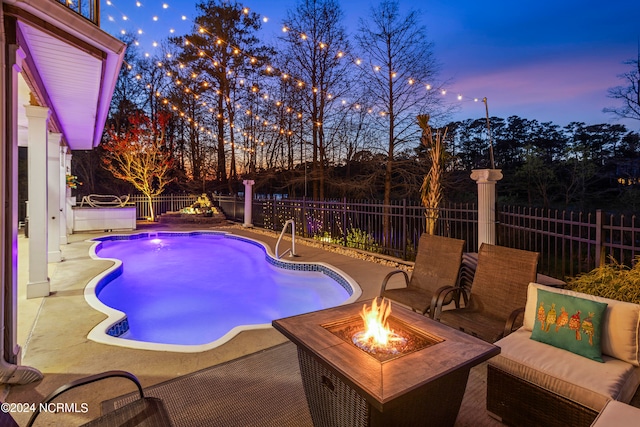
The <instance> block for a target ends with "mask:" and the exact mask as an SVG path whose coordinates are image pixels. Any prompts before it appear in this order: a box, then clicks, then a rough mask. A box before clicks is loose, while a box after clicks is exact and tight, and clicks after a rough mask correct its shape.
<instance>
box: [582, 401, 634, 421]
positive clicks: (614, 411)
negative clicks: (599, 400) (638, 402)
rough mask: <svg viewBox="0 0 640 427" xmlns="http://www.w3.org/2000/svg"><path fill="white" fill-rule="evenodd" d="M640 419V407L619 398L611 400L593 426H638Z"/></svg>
mask: <svg viewBox="0 0 640 427" xmlns="http://www.w3.org/2000/svg"><path fill="white" fill-rule="evenodd" d="M638 419H640V409H638V408H636V407H635V406H631V405H627V404H626V403H622V402H618V401H617V400H610V401H609V402H608V403H607V406H605V407H604V409H603V410H602V412H600V414H599V415H598V417H597V418H596V419H595V420H594V421H593V424H591V427H611V426H615V427H637V426H638Z"/></svg>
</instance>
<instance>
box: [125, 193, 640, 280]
mask: <svg viewBox="0 0 640 427" xmlns="http://www.w3.org/2000/svg"><path fill="white" fill-rule="evenodd" d="M196 199H197V196H188V195H166V196H160V197H157V198H156V199H155V200H154V209H155V212H156V214H158V215H161V214H162V213H164V212H166V211H176V210H180V209H182V208H184V207H186V206H189V205H191V204H192V203H193V202H195V201H196ZM131 200H132V201H135V202H136V206H137V207H138V217H142V218H144V217H147V216H148V208H147V207H146V206H147V204H146V199H145V198H144V197H142V196H131ZM212 201H214V202H215V203H217V204H218V206H219V207H220V208H221V209H222V211H223V212H224V213H225V215H226V216H227V219H229V220H233V221H237V222H243V221H244V199H243V198H238V197H233V196H214V197H213V199H212ZM252 210H253V219H252V223H253V224H254V225H255V226H256V227H262V228H265V229H269V230H273V231H275V232H280V230H281V229H282V228H283V226H284V225H285V223H286V221H287V220H289V219H293V221H294V224H295V233H296V234H297V235H298V236H301V237H306V238H314V239H317V240H319V241H323V242H327V243H332V244H338V245H343V246H347V247H352V248H356V249H362V250H365V251H369V252H377V253H381V254H386V255H391V256H394V257H398V258H402V259H405V260H413V259H415V253H416V249H417V245H418V240H419V238H420V235H421V234H422V233H423V232H424V231H425V217H424V212H425V211H424V208H423V207H422V206H421V205H420V204H417V203H411V202H409V201H398V202H393V203H392V204H391V205H389V206H385V205H383V204H382V203H381V202H378V201H347V200H345V199H343V200H333V201H322V202H320V201H312V200H306V199H302V200H292V199H269V198H263V199H257V198H256V199H254V200H253V202H252ZM385 210H386V211H387V214H388V215H389V233H388V234H387V236H386V239H385V236H383V218H384V215H385ZM496 218H497V222H498V223H497V226H496V238H497V242H496V243H497V244H499V245H502V246H508V247H512V248H518V249H525V250H531V251H536V252H540V267H539V272H540V273H542V274H545V275H549V276H552V277H556V278H558V279H564V278H566V277H573V276H576V275H578V274H580V273H584V272H587V271H590V270H592V269H593V268H595V267H596V266H598V265H600V263H601V262H605V261H609V258H613V259H615V260H616V261H617V262H620V263H624V264H625V265H632V264H634V263H635V261H636V257H637V256H638V255H640V222H639V220H638V217H636V216H635V215H621V214H615V215H614V214H607V213H604V212H603V211H600V210H599V211H596V212H593V213H581V212H571V211H558V210H546V209H539V208H523V207H511V206H498V207H497V210H496ZM477 223H478V221H477V212H476V207H475V205H473V204H444V205H443V206H442V208H441V209H440V215H439V218H438V222H437V226H436V233H437V234H439V235H442V236H448V237H454V238H458V239H463V240H465V242H466V248H465V252H476V251H477V247H478V244H477V242H478V240H477V239H478V237H477V236H478V227H477Z"/></svg>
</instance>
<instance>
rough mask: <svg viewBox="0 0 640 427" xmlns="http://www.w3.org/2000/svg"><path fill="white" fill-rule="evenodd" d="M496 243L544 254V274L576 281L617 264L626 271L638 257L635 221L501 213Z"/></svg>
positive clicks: (600, 215)
mask: <svg viewBox="0 0 640 427" xmlns="http://www.w3.org/2000/svg"><path fill="white" fill-rule="evenodd" d="M498 218H499V225H498V228H497V229H498V243H499V244H501V245H504V246H510V247H514V248H520V249H526V250H531V251H536V252H540V255H541V257H540V263H541V272H544V273H545V274H548V275H550V276H553V277H557V278H563V277H567V276H568V277H573V276H576V275H578V274H580V273H584V272H587V271H590V270H592V269H593V268H595V267H597V266H598V265H600V264H601V263H602V262H608V261H609V260H610V259H614V260H615V261H616V262H619V263H622V264H625V265H627V266H630V265H633V264H635V262H636V257H637V256H638V254H639V253H640V223H639V222H638V218H637V217H636V215H631V216H629V215H624V214H607V213H605V212H603V211H602V210H597V211H595V212H594V213H586V214H585V213H582V212H571V211H558V210H545V209H536V208H516V207H502V208H501V209H499V212H498Z"/></svg>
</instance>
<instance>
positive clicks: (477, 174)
mask: <svg viewBox="0 0 640 427" xmlns="http://www.w3.org/2000/svg"><path fill="white" fill-rule="evenodd" d="M471 179H473V180H474V181H476V182H478V183H483V182H496V181H500V180H501V179H502V169H473V170H472V171H471Z"/></svg>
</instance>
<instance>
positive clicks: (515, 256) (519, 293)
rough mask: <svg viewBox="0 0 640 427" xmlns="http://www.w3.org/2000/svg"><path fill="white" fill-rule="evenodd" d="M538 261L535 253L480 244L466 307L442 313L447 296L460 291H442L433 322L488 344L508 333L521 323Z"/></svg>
mask: <svg viewBox="0 0 640 427" xmlns="http://www.w3.org/2000/svg"><path fill="white" fill-rule="evenodd" d="M538 258H539V254H538V253H537V252H529V251H523V250H519V249H511V248H506V247H503V246H495V245H490V244H487V243H483V244H482V246H481V247H480V251H479V252H478V264H477V268H476V272H475V275H474V276H473V283H472V285H471V291H470V294H469V301H468V305H465V306H464V307H463V308H455V309H453V310H444V311H443V310H442V308H443V306H444V305H446V303H447V300H448V294H449V293H456V292H459V290H458V289H455V288H450V289H445V290H444V291H442V292H441V293H440V295H438V301H437V302H436V304H435V309H434V315H433V317H434V319H436V320H439V321H441V322H442V323H444V324H446V325H449V326H452V327H454V328H456V329H460V330H462V331H464V332H467V333H469V334H471V335H474V336H477V337H478V338H481V339H483V340H485V341H488V342H491V343H493V342H496V341H497V340H499V339H500V338H502V337H503V336H506V335H508V334H510V333H511V332H512V331H513V330H515V329H516V328H517V327H518V326H519V324H518V322H521V318H522V316H521V314H522V313H523V311H524V306H525V303H526V301H527V287H528V286H529V283H530V282H535V281H536V270H537V269H538Z"/></svg>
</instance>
